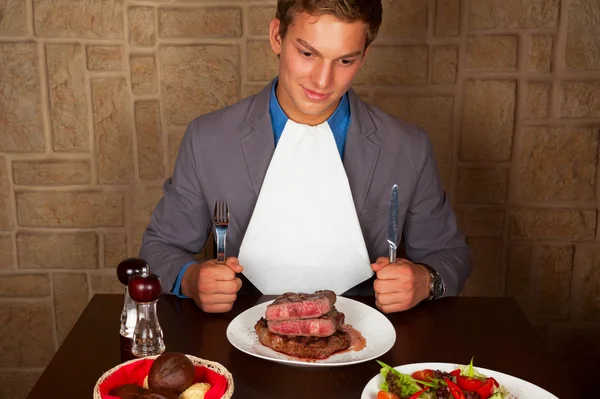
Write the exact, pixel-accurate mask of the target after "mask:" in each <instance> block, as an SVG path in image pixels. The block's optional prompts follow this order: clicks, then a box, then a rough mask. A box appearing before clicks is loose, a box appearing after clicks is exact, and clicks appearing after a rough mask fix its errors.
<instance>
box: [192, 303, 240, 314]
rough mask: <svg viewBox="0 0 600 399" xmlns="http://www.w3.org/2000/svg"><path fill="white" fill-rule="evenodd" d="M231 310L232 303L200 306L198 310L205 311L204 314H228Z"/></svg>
mask: <svg viewBox="0 0 600 399" xmlns="http://www.w3.org/2000/svg"><path fill="white" fill-rule="evenodd" d="M231 308H233V303H229V304H226V303H220V304H216V305H204V304H201V305H200V309H202V310H203V311H205V312H206V313H225V312H229V311H230V310H231Z"/></svg>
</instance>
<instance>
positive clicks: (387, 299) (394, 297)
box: [375, 292, 404, 305]
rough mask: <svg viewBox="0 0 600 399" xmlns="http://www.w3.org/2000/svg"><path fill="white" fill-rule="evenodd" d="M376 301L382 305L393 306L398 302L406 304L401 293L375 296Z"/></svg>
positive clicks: (377, 294)
mask: <svg viewBox="0 0 600 399" xmlns="http://www.w3.org/2000/svg"><path fill="white" fill-rule="evenodd" d="M375 300H377V302H379V304H381V305H391V304H393V303H397V302H404V295H402V294H401V293H399V292H393V293H389V294H379V293H376V294H375Z"/></svg>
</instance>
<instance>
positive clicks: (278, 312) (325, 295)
mask: <svg viewBox="0 0 600 399" xmlns="http://www.w3.org/2000/svg"><path fill="white" fill-rule="evenodd" d="M335 300H336V296H335V293H334V292H333V291H330V290H323V291H316V292H315V293H314V294H305V293H291V292H286V293H285V294H283V295H281V296H279V297H277V298H276V299H275V301H273V303H271V304H270V305H268V306H267V311H266V314H265V317H266V318H267V320H269V321H271V320H273V321H275V320H292V319H310V318H315V317H320V316H322V315H324V314H325V313H327V312H329V311H330V310H331V308H332V307H333V305H334V304H335Z"/></svg>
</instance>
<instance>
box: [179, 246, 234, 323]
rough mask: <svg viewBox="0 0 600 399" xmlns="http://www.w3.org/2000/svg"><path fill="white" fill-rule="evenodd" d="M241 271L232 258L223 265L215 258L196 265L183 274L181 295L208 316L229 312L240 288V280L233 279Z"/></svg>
mask: <svg viewBox="0 0 600 399" xmlns="http://www.w3.org/2000/svg"><path fill="white" fill-rule="evenodd" d="M242 270H244V268H243V267H242V266H241V265H240V263H239V261H238V259H237V258H234V257H231V258H227V259H226V260H225V264H223V263H217V261H216V260H214V259H213V260H209V261H207V262H204V263H202V264H200V263H195V264H193V265H191V266H190V267H188V268H187V270H186V271H185V273H184V275H183V279H182V281H181V292H182V293H183V294H184V295H185V296H187V297H189V298H192V299H193V300H194V302H196V305H198V307H199V308H200V309H202V310H203V311H205V312H207V313H224V312H228V311H230V310H231V308H232V307H233V303H234V302H235V300H236V298H237V292H238V291H239V290H240V288H241V287H242V280H240V279H239V278H238V277H236V273H241V272H242Z"/></svg>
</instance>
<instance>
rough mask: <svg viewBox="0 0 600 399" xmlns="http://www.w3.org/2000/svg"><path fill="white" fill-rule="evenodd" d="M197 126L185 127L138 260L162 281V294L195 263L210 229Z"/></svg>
mask: <svg viewBox="0 0 600 399" xmlns="http://www.w3.org/2000/svg"><path fill="white" fill-rule="evenodd" d="M197 129H198V127H197V122H196V120H194V121H192V122H191V123H190V125H189V126H188V128H187V130H186V132H185V134H184V137H183V140H182V142H181V145H180V147H179V153H178V155H177V160H176V162H175V169H174V171H173V176H172V177H171V178H169V179H167V180H166V181H165V183H164V186H163V191H164V194H163V197H162V198H161V200H160V201H159V202H158V204H157V205H156V208H155V209H154V211H153V213H152V217H151V219H150V224H149V226H148V228H147V229H146V231H145V232H144V234H143V237H142V246H141V249H140V255H139V256H140V257H141V258H142V259H144V260H146V261H147V262H148V264H149V265H150V270H151V271H152V272H153V273H156V274H157V275H158V276H159V277H160V278H161V280H162V286H163V290H164V291H166V292H171V290H172V289H173V284H174V283H175V280H176V279H177V275H178V273H179V271H180V270H181V268H182V267H183V266H185V265H186V264H188V263H190V262H194V261H196V258H195V257H194V255H195V254H196V253H198V252H200V250H201V249H202V248H203V247H204V244H205V243H206V239H207V237H208V234H209V232H210V229H211V226H212V219H211V215H210V210H209V207H208V204H207V201H206V199H205V197H204V195H203V192H202V187H201V186H200V179H199V171H200V167H201V165H200V163H199V162H198V159H197V157H198V151H197V148H198V137H199V136H198V134H197V133H198V132H197Z"/></svg>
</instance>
